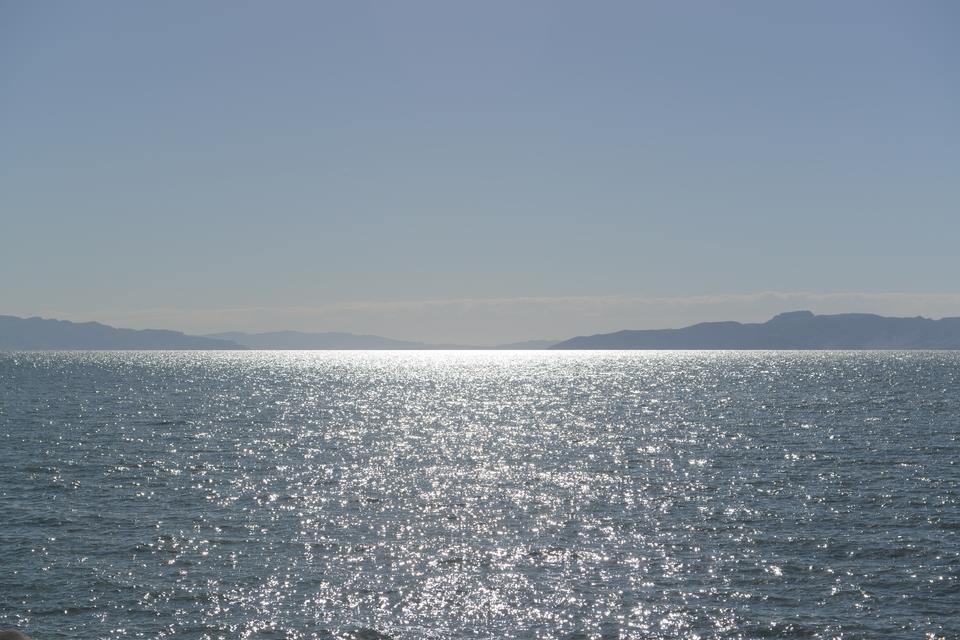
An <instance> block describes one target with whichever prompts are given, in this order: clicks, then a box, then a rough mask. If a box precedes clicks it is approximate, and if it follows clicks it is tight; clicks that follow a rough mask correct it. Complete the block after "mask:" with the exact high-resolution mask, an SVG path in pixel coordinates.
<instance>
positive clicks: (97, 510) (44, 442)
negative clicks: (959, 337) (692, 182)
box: [0, 352, 960, 640]
mask: <svg viewBox="0 0 960 640" xmlns="http://www.w3.org/2000/svg"><path fill="white" fill-rule="evenodd" d="M958 459H960V354H958V353H873V352H857V353H842V352H816V353H789V352H739V353H738V352H647V353H637V352H633V353H629V352H597V353H582V352H577V353H543V352H393V353H391V352H378V353H373V352H333V353H331V352H326V353H307V352H284V353H278V352H245V353H228V352H224V353H201V352H137V353H131V352H127V353H19V354H18V353H14V354H9V353H8V354H0V627H5V626H15V627H19V628H22V629H24V630H27V631H29V632H30V633H32V634H34V635H36V636H37V638H39V639H41V640H53V639H62V638H116V639H120V638H166V637H176V638H183V639H185V640H190V639H201V638H209V639H212V638H224V639H234V638H341V637H342V638H368V639H379V638H387V637H389V638H396V639H407V638H410V639H412V638H554V637H558V638H583V639H587V638H744V639H747V638H764V637H767V638H958V637H960V614H958V610H960V538H958V536H960V463H958Z"/></svg>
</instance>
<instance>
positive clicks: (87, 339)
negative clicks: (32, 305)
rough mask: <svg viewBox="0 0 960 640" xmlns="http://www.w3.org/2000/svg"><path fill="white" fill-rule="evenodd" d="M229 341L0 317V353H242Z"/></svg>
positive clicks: (89, 324) (178, 333) (74, 323)
mask: <svg viewBox="0 0 960 640" xmlns="http://www.w3.org/2000/svg"><path fill="white" fill-rule="evenodd" d="M242 348H243V347H241V346H240V345H238V344H237V343H235V342H230V341H228V340H216V339H212V338H203V337H200V336H188V335H186V334H183V333H180V332H179V331H164V330H159V329H143V330H136V329H117V328H115V327H110V326H107V325H105V324H100V323H99V322H70V321H68V320H47V319H44V318H17V317H15V316H0V351H33V350H54V349H68V350H69V349H104V350H111V349H242Z"/></svg>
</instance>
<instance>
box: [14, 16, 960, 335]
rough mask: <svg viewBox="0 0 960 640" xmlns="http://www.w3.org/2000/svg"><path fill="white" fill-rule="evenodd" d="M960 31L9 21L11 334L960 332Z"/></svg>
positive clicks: (864, 25) (308, 20)
mask: <svg viewBox="0 0 960 640" xmlns="http://www.w3.org/2000/svg"><path fill="white" fill-rule="evenodd" d="M958 33H960V4H958V3H956V2H954V1H952V0H948V1H943V2H936V1H926V0H921V1H916V2H914V1H910V2H908V1H905V0H904V1H899V2H889V1H885V0H869V1H858V0H846V1H844V2H836V1H835V0H830V1H826V2H821V1H815V0H814V1H805V2H792V3H786V2H765V1H757V2H747V1H738V0H731V1H729V2H707V1H701V2H693V1H687V0H681V1H679V2H677V1H673V0H671V1H663V2H653V1H649V2H643V1H639V0H638V1H629V2H628V1H614V0H602V1H599V2H582V1H580V2H565V1H557V0H550V1H538V0H519V1H517V0H510V1H500V0H485V1H484V2H465V1H459V0H454V1H449V0H444V1H436V2H432V1H431V2H424V1H419V0H410V1H406V2H367V1H363V0H359V1H358V0H350V1H346V0H344V1H342V2H319V1H316V2H313V1H311V2H295V1H293V0H285V1H283V2H270V3H268V2H240V1H234V0H231V1H229V2H228V1H213V0H210V1H204V2H194V1H186V0H172V1H168V2H154V3H145V2H126V1H122V2H120V1H118V2H106V1H101V0H91V1H90V2H82V3H80V2H72V1H50V2H32V1H16V0H0V314H10V315H21V316H33V315H41V316H44V317H57V318H63V319H71V320H99V321H102V322H107V323H110V324H114V325H118V326H125V327H134V328H146V327H152V328H169V329H179V330H183V331H187V332H190V333H206V332H216V331H228V330H241V331H270V330H280V329H297V330H305V331H353V332H357V333H376V334H379V335H385V336H389V337H393V338H401V339H415V340H426V341H434V342H456V343H466V344H495V343H499V342H510V341H519V340H525V339H533V338H565V337H569V336H572V335H582V334H590V333H598V332H603V331H614V330H619V329H625V328H630V329H641V328H659V327H667V326H683V325H686V324H691V323H694V322H698V321H704V320H727V319H732V320H742V321H758V320H765V319H767V318H768V317H769V316H771V315H773V314H775V313H778V312H780V311H787V310H794V309H810V310H812V311H814V312H820V313H836V312H844V311H871V312H877V313H884V314H890V315H908V316H914V315H925V316H928V317H942V316H946V315H960V284H958V275H960V38H958V37H957V34H958Z"/></svg>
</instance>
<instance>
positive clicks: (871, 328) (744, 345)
mask: <svg viewBox="0 0 960 640" xmlns="http://www.w3.org/2000/svg"><path fill="white" fill-rule="evenodd" d="M551 348H552V349H960V318H943V319H941V320H931V319H929V318H921V317H916V318H888V317H884V316H878V315H873V314H869V313H844V314H838V315H814V314H813V313H811V312H810V311H793V312H790V313H781V314H780V315H778V316H775V317H774V318H773V319H771V320H768V321H767V322H764V323H756V324H753V323H747V324H745V323H740V322H704V323H701V324H695V325H693V326H690V327H685V328H683V329H658V330H647V331H617V332H616V333H602V334H598V335H593V336H580V337H577V338H571V339H570V340H565V341H563V342H560V343H558V344H556V345H554V346H553V347H551Z"/></svg>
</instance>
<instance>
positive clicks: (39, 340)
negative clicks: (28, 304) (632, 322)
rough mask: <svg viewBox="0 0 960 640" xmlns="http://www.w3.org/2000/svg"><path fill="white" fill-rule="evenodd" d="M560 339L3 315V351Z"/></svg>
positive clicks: (416, 345) (412, 345) (521, 345)
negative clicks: (397, 336) (206, 327)
mask: <svg viewBox="0 0 960 640" xmlns="http://www.w3.org/2000/svg"><path fill="white" fill-rule="evenodd" d="M556 342H557V341H556V340H531V341H529V342H517V343H513V344H505V345H501V346H496V347H473V346H464V345H452V344H429V343H426V342H410V341H405V340H393V339H391V338H383V337H381V336H371V335H357V334H353V333H334V332H329V333H303V332H300V331H275V332H272V333H242V332H239V331H233V332H227V333H217V334H213V335H207V336H191V335H187V334H184V333H181V332H179V331H164V330H157V329H144V330H135V329H117V328H115V327H111V326H108V325H105V324H100V323H99V322H70V321H69V320H48V319H44V318H36V317H35V318H18V317H15V316H2V315H0V351H18V350H25V351H33V350H38V351H42V350H57V349H64V350H73V349H77V350H84V349H91V350H92V349H103V350H113V349H208V350H209V349H270V350H281V349H305V350H310V349H315V350H332V349H369V350H373V349H391V350H413V349H545V348H547V347H549V346H551V345H553V344H556Z"/></svg>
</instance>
